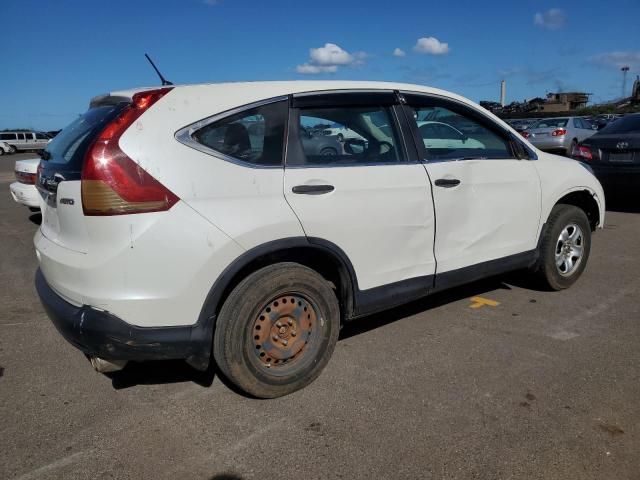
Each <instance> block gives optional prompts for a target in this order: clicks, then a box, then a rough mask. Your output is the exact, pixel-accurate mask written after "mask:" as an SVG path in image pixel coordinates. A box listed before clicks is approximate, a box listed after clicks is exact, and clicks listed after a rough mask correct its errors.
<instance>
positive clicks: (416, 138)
mask: <svg viewBox="0 0 640 480" xmlns="http://www.w3.org/2000/svg"><path fill="white" fill-rule="evenodd" d="M398 95H399V96H400V98H401V104H402V106H403V111H404V114H405V118H406V120H407V123H408V124H409V127H410V130H411V134H412V138H413V142H414V144H415V148H416V149H417V151H418V157H420V158H422V162H424V163H441V162H454V161H465V160H456V159H434V158H432V159H430V158H429V157H428V155H427V149H426V147H425V146H424V142H423V141H422V137H421V136H420V133H419V131H418V126H417V122H415V121H412V118H413V114H412V112H411V107H410V106H409V102H408V101H407V99H406V98H405V95H411V96H415V97H422V98H424V99H425V100H427V101H429V102H432V103H434V104H435V105H436V106H443V107H444V108H448V107H447V104H450V105H452V106H453V107H454V108H456V109H459V110H461V111H463V112H470V113H471V115H464V116H468V117H470V118H471V119H472V120H475V121H477V122H478V123H479V124H480V125H481V126H483V127H485V128H486V129H487V130H489V131H491V132H492V133H494V134H496V135H498V136H499V137H500V138H501V139H502V140H503V141H504V142H505V143H506V144H507V145H508V148H509V150H510V151H511V155H512V157H510V158H486V160H510V159H511V160H537V159H538V155H537V154H536V153H535V151H533V150H532V149H531V148H529V147H528V146H527V145H526V144H524V143H523V142H521V141H520V139H519V138H517V136H516V135H514V134H513V132H511V131H510V130H508V129H506V128H504V127H502V126H501V125H500V124H498V123H496V122H495V120H493V119H492V118H491V117H489V116H488V115H486V114H485V113H484V112H482V111H480V110H478V109H476V108H473V107H472V106H469V105H467V104H466V103H464V102H461V101H460V100H457V99H455V98H451V97H447V96H444V95H438V94H433V93H425V92H415V91H410V90H401V91H399V92H398ZM454 113H457V112H456V111H455V110H454ZM514 143H515V144H518V145H519V146H520V147H521V148H522V149H523V151H525V152H526V153H527V157H528V158H521V156H520V155H519V154H518V148H517V147H516V146H515V145H514Z"/></svg>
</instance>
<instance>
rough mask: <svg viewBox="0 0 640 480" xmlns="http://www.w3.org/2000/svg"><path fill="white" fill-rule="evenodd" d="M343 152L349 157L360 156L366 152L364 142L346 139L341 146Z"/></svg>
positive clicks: (357, 139)
mask: <svg viewBox="0 0 640 480" xmlns="http://www.w3.org/2000/svg"><path fill="white" fill-rule="evenodd" d="M343 148H344V151H345V152H346V153H348V154H349V155H362V154H363V153H364V151H365V150H366V148H367V146H366V142H365V141H364V140H362V139H359V138H347V139H345V141H344V144H343Z"/></svg>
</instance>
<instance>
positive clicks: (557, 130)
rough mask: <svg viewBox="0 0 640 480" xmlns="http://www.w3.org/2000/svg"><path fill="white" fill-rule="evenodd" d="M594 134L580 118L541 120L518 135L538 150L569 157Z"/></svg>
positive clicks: (589, 126) (588, 125)
mask: <svg viewBox="0 0 640 480" xmlns="http://www.w3.org/2000/svg"><path fill="white" fill-rule="evenodd" d="M594 133H595V132H594V130H593V129H592V128H591V125H590V124H589V123H588V122H586V121H585V120H583V119H582V118H581V117H558V118H542V119H540V120H538V121H537V122H535V123H533V124H532V125H530V126H529V128H528V129H527V130H525V131H523V132H521V133H520V134H521V135H522V136H523V137H524V138H526V139H527V140H529V141H530V142H531V143H532V144H533V145H535V146H536V147H538V148H539V149H540V150H544V151H546V152H552V153H559V154H561V155H566V156H568V157H570V156H571V153H572V152H573V149H574V147H575V146H576V145H577V144H578V142H581V141H583V140H585V139H586V138H589V137H590V136H591V135H593V134H594Z"/></svg>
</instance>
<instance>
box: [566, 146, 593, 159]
mask: <svg viewBox="0 0 640 480" xmlns="http://www.w3.org/2000/svg"><path fill="white" fill-rule="evenodd" d="M571 156H572V157H573V158H575V159H578V160H586V161H588V162H590V161H591V160H593V152H592V151H591V149H590V148H589V147H587V146H586V145H576V146H575V147H573V151H572V152H571Z"/></svg>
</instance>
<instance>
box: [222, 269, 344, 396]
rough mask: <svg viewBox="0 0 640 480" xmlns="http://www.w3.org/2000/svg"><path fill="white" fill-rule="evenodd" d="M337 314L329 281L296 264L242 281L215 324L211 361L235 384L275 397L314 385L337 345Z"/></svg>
mask: <svg viewBox="0 0 640 480" xmlns="http://www.w3.org/2000/svg"><path fill="white" fill-rule="evenodd" d="M339 331H340V309H339V306H338V300H337V298H336V296H335V294H334V292H333V290H332V289H331V287H330V286H329V284H328V282H327V281H326V280H325V279H324V278H322V277H321V276H320V275H319V274H318V273H316V272H315V271H313V270H311V269H309V268H307V267H305V266H302V265H300V264H296V263H279V264H275V265H270V266H267V267H264V268H262V269H260V270H258V271H256V272H254V273H252V274H251V275H249V276H248V277H247V278H245V279H244V280H243V281H242V282H240V283H239V284H238V286H237V287H236V288H235V289H234V290H233V291H232V292H231V294H230V295H229V297H228V298H227V300H226V301H225V303H224V305H223V307H222V309H221V311H220V315H219V317H218V319H217V322H216V331H215V336H214V351H213V354H214V357H215V359H216V362H217V364H218V367H219V368H220V370H221V371H222V373H223V374H224V375H225V377H226V378H227V379H228V380H230V381H231V382H232V383H233V384H234V385H236V386H237V387H238V388H240V389H241V390H243V391H244V392H246V393H248V394H250V395H253V396H255V397H259V398H275V397H280V396H283V395H287V394H289V393H292V392H295V391H296V390H299V389H301V388H303V387H305V386H306V385H308V384H310V383H311V382H313V381H314V380H315V379H316V378H317V377H318V375H320V372H321V371H322V369H323V368H324V367H325V366H326V364H327V363H328V361H329V358H330V357H331V354H332V353H333V350H334V348H335V345H336V343H337V341H338V334H339Z"/></svg>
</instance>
